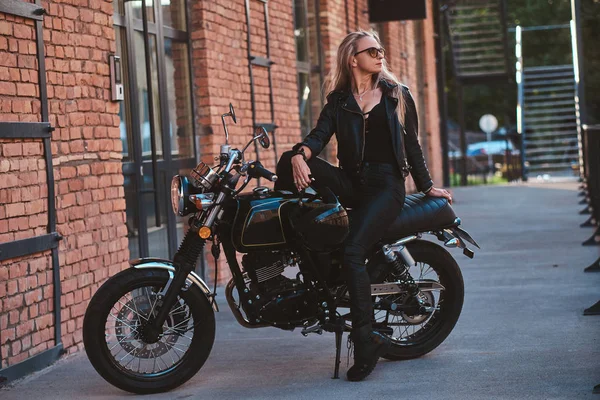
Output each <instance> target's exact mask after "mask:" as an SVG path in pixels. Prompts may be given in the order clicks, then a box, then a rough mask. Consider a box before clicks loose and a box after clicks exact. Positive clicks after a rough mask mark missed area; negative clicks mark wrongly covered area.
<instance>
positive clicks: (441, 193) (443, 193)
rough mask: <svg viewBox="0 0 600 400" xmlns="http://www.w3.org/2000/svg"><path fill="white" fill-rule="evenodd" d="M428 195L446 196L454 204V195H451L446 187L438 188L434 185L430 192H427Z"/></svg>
mask: <svg viewBox="0 0 600 400" xmlns="http://www.w3.org/2000/svg"><path fill="white" fill-rule="evenodd" d="M427 196H431V197H445V198H447V199H448V203H450V204H452V196H451V195H450V192H448V191H447V190H446V189H438V188H436V187H433V188H431V190H430V191H429V192H427Z"/></svg>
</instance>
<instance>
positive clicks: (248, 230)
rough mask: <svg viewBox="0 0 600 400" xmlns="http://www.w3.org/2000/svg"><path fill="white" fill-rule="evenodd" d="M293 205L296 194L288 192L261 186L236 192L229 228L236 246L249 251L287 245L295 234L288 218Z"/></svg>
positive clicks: (296, 203) (244, 251)
mask: <svg viewBox="0 0 600 400" xmlns="http://www.w3.org/2000/svg"><path fill="white" fill-rule="evenodd" d="M257 189H260V188H257ZM294 207H298V198H297V196H295V195H293V194H291V193H288V192H279V191H269V190H266V188H264V189H263V190H256V189H255V190H254V191H253V192H252V193H248V194H241V195H239V196H238V198H237V209H236V213H235V217H234V220H233V231H232V239H233V245H234V247H235V249H236V250H237V251H238V252H240V253H248V252H251V251H257V250H259V251H264V250H278V249H283V248H286V245H287V243H288V241H289V240H292V239H293V237H294V235H293V232H292V231H291V227H290V223H289V218H288V213H289V210H291V209H292V208H294Z"/></svg>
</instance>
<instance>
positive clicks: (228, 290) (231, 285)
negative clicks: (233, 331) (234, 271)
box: [225, 278, 270, 329]
mask: <svg viewBox="0 0 600 400" xmlns="http://www.w3.org/2000/svg"><path fill="white" fill-rule="evenodd" d="M233 289H235V282H234V281H233V278H232V279H231V280H230V281H229V282H228V283H227V286H226V287H225V298H226V299H227V304H229V308H230V309H231V312H232V313H233V316H234V317H235V320H236V321H237V322H238V323H239V324H240V325H241V326H243V327H244V328H250V329H254V328H264V327H267V326H270V325H268V324H257V323H255V324H253V323H251V322H250V321H248V320H247V319H246V318H245V317H244V316H243V315H242V312H241V311H240V307H239V306H238V305H237V303H236V302H235V299H234V298H233Z"/></svg>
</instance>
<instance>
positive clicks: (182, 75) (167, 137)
mask: <svg viewBox="0 0 600 400" xmlns="http://www.w3.org/2000/svg"><path fill="white" fill-rule="evenodd" d="M157 5H158V6H157ZM114 9H115V14H114V22H115V41H116V53H117V55H118V56H120V57H121V61H122V62H121V65H122V76H123V81H124V82H123V83H124V89H125V99H124V101H122V102H121V104H120V112H119V116H120V118H121V122H120V130H121V142H122V145H123V175H124V178H125V181H124V191H125V200H126V216H127V231H128V237H129V250H130V257H131V258H138V257H149V256H151V257H161V258H170V259H171V258H172V257H173V255H174V254H175V252H176V250H177V247H178V244H179V242H180V241H181V239H182V237H183V225H184V224H183V220H182V219H180V218H177V217H176V216H175V215H174V213H173V212H172V210H171V202H170V197H169V196H170V183H171V178H172V177H173V175H176V174H179V173H185V172H186V171H189V169H191V168H193V167H194V165H195V164H196V156H197V155H196V149H195V140H194V137H195V135H194V124H193V117H192V109H193V107H192V91H191V85H190V53H189V35H188V33H187V13H186V2H185V0H161V1H160V3H158V2H156V3H154V2H153V0H133V1H123V0H115V1H114Z"/></svg>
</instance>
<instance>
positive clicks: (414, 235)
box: [83, 104, 479, 394]
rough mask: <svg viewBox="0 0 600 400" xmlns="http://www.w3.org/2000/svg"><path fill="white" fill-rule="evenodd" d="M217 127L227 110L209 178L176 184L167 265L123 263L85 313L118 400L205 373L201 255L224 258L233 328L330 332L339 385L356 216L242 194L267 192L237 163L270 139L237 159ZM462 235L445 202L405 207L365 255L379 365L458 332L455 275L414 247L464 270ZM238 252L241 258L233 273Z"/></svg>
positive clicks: (207, 304)
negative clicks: (179, 229)
mask: <svg viewBox="0 0 600 400" xmlns="http://www.w3.org/2000/svg"><path fill="white" fill-rule="evenodd" d="M226 118H231V119H232V120H233V122H234V123H236V122H237V121H236V116H235V111H234V109H233V106H232V105H231V104H230V105H229V112H228V113H225V114H223V115H222V116H221V120H222V123H223V128H224V131H225V139H226V140H225V144H224V145H222V146H221V151H220V156H219V157H217V159H218V165H216V166H214V167H210V166H208V165H207V164H205V163H200V164H198V166H196V168H194V169H193V170H192V172H191V173H190V175H189V176H179V175H177V176H175V177H174V178H173V181H172V185H171V199H172V206H173V211H174V212H175V213H176V214H178V215H179V216H188V215H189V216H191V217H190V218H189V229H188V231H187V233H186V234H185V237H184V239H183V241H182V242H181V244H180V247H179V249H178V251H177V253H176V254H175V256H174V258H173V260H172V261H171V260H164V259H158V258H141V259H135V260H131V261H130V264H131V267H132V268H129V269H126V270H124V271H122V272H120V273H118V274H116V275H114V276H113V277H111V278H109V279H108V280H107V281H106V282H105V283H104V284H103V285H102V286H101V287H100V288H99V289H98V290H97V292H96V293H95V294H94V296H93V297H92V299H91V300H90V303H89V305H88V308H87V310H86V313H85V318H84V323H83V340H84V344H85V350H86V352H87V355H88V358H89V360H90V362H91V363H92V365H93V366H94V368H95V369H96V371H97V372H98V373H99V374H100V375H101V376H102V377H103V378H104V379H105V380H106V381H108V382H109V383H111V384H112V385H114V386H116V387H118V388H121V389H123V390H126V391H129V392H133V393H139V394H148V393H157V392H164V391H168V390H170V389H173V388H175V387H177V386H179V385H181V384H183V383H184V382H186V381H187V380H189V379H190V378H192V377H193V376H194V375H195V374H196V373H197V372H198V371H199V370H200V368H201V367H202V366H203V364H204V363H205V361H206V360H207V358H208V356H209V354H210V352H211V349H212V346H213V342H214V339H215V314H214V312H215V311H219V309H218V306H217V303H216V301H215V296H216V290H213V291H211V290H210V289H209V287H208V285H207V284H206V283H205V282H204V281H203V280H202V279H201V278H200V277H199V276H198V275H197V274H196V272H195V271H194V270H195V267H196V262H197V260H198V257H199V256H200V255H201V254H202V253H203V249H204V247H205V245H206V244H211V252H212V254H213V256H214V257H215V260H216V259H217V258H218V257H219V256H220V251H221V247H222V249H223V252H224V254H225V257H226V260H227V263H228V265H229V268H230V270H231V274H232V278H231V280H230V281H229V283H228V284H227V286H226V287H225V297H226V300H227V304H228V305H229V308H230V309H231V311H232V313H233V315H234V317H235V319H236V320H237V322H239V323H240V324H241V325H242V326H244V327H246V328H262V327H275V328H279V329H283V330H289V331H293V330H294V329H296V328H299V329H301V333H302V335H304V336H307V335H309V334H311V333H316V334H322V333H323V332H324V331H326V332H333V333H335V342H336V354H335V363H334V378H338V377H339V364H340V352H341V345H342V335H343V334H344V332H349V331H350V330H351V322H350V321H351V320H350V313H349V306H350V302H349V295H348V293H347V288H346V284H345V282H344V279H343V277H342V266H341V263H340V258H341V257H340V245H341V243H342V242H343V239H344V238H345V235H347V232H348V224H349V221H350V219H351V218H352V211H351V210H347V209H345V208H344V207H343V206H342V205H340V203H339V201H338V200H337V198H336V196H335V195H334V194H333V193H332V192H331V191H329V190H327V189H326V188H325V189H320V190H319V191H316V190H313V189H312V188H309V189H307V190H306V191H302V192H300V193H291V192H286V191H281V190H272V189H270V188H268V187H264V186H258V187H256V188H254V189H253V190H252V191H251V192H249V193H246V192H244V193H242V191H243V190H244V189H245V188H246V186H247V185H248V183H249V182H250V181H252V180H253V179H261V178H263V179H267V180H269V181H273V182H274V181H276V179H277V176H276V175H275V174H273V173H272V172H270V171H268V170H267V169H265V168H264V167H263V166H262V164H261V163H260V162H258V161H251V160H249V161H246V160H245V159H244V152H245V150H246V149H247V148H248V147H249V146H250V145H251V144H252V143H256V142H258V143H259V144H260V145H261V146H262V147H263V148H268V147H269V146H270V139H269V136H268V133H267V131H266V130H265V129H264V128H262V127H259V128H258V129H256V130H255V132H254V134H253V137H252V139H251V140H250V141H249V142H248V144H247V145H246V146H245V147H244V148H243V149H242V150H238V149H235V148H232V147H231V146H230V145H229V133H228V130H227V124H226V122H225V119H226ZM242 178H243V184H242V185H241V186H240V187H239V188H237V186H238V183H239V181H240V179H242ZM259 182H260V181H259ZM460 224H461V221H460V219H459V218H457V216H456V214H455V213H454V211H453V209H452V207H451V206H450V204H449V203H448V201H447V200H446V199H443V198H433V197H428V196H425V195H422V194H414V195H408V196H407V197H406V201H405V205H404V208H403V210H402V212H401V213H400V216H399V217H398V219H397V220H396V221H395V222H394V224H393V225H392V227H391V228H390V229H389V230H388V232H386V233H385V234H384V235H383V239H382V240H381V241H380V242H379V243H377V245H376V246H375V247H374V248H373V249H372V250H371V251H370V253H369V257H368V259H367V260H366V263H367V269H368V271H369V276H370V279H371V294H372V300H373V328H374V329H375V330H377V331H379V332H380V333H382V334H384V335H387V336H389V337H390V338H391V340H392V343H393V344H392V347H391V349H390V350H389V352H388V353H387V354H385V355H383V357H384V358H386V359H389V360H405V359H412V358H416V357H420V356H422V355H424V354H427V353H429V352H431V351H432V350H433V349H435V348H436V347H438V346H439V345H440V344H441V343H442V342H443V341H444V340H445V339H446V337H447V336H448V335H449V334H450V332H451V331H452V329H453V328H454V326H455V324H456V322H457V320H458V318H459V315H460V312H461V309H462V305H463V295H464V287H463V278H462V274H461V271H460V268H459V266H458V264H457V263H456V261H455V260H454V258H453V257H452V256H451V255H450V253H449V252H448V251H447V250H445V249H444V247H442V246H440V245H438V244H435V243H433V242H431V241H426V240H423V239H422V237H423V235H424V234H432V235H433V236H435V237H436V238H437V239H438V240H440V241H442V242H443V243H444V246H446V247H459V248H462V249H463V252H464V254H465V255H467V256H468V257H470V258H473V254H474V253H473V251H472V250H471V249H469V248H468V247H467V244H468V243H469V244H472V245H474V246H476V247H478V248H479V246H478V245H477V243H476V242H475V241H474V240H473V239H472V238H471V236H470V235H469V234H468V233H467V232H466V231H464V230H463V229H461V228H460V227H459V225H460ZM237 253H242V254H243V256H242V257H241V264H242V265H241V266H240V264H239V263H238V259H237ZM215 268H216V265H215ZM216 276H217V275H216V273H215V278H216ZM215 281H216V279H215ZM215 289H216V284H215Z"/></svg>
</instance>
